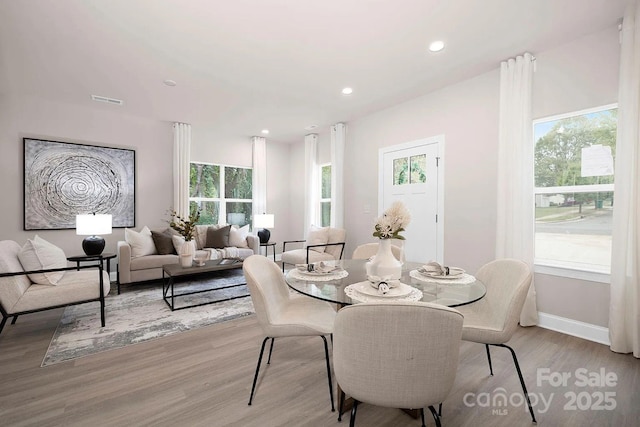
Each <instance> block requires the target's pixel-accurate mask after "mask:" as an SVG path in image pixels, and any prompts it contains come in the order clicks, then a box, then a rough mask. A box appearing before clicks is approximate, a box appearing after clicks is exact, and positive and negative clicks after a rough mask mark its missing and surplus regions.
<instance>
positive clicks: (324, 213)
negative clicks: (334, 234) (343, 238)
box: [320, 164, 331, 227]
mask: <svg viewBox="0 0 640 427" xmlns="http://www.w3.org/2000/svg"><path fill="white" fill-rule="evenodd" d="M329 225H331V165H330V164H326V165H321V166H320V226H321V227H328V226H329Z"/></svg>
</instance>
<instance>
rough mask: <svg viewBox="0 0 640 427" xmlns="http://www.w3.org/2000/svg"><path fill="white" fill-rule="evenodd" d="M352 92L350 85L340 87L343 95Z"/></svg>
mask: <svg viewBox="0 0 640 427" xmlns="http://www.w3.org/2000/svg"><path fill="white" fill-rule="evenodd" d="M352 93H353V89H351V88H350V87H345V88H344V89H342V94H343V95H351V94H352Z"/></svg>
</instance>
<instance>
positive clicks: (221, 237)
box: [205, 225, 231, 249]
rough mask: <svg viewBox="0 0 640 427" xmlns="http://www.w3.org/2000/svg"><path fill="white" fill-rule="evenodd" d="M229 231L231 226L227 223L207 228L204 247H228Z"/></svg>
mask: <svg viewBox="0 0 640 427" xmlns="http://www.w3.org/2000/svg"><path fill="white" fill-rule="evenodd" d="M230 231H231V226H230V225H227V226H226V227H221V228H217V229H216V228H213V227H209V228H207V244H206V246H205V247H207V248H216V249H224V248H228V247H229V246H230V245H229V232H230Z"/></svg>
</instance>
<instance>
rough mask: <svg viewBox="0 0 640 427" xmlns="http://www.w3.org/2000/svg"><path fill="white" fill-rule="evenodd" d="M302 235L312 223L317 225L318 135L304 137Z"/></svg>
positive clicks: (306, 232) (318, 199)
mask: <svg viewBox="0 0 640 427" xmlns="http://www.w3.org/2000/svg"><path fill="white" fill-rule="evenodd" d="M304 174H305V177H304V188H305V193H304V235H305V236H306V235H308V234H309V230H311V226H312V225H318V211H319V210H320V205H319V203H320V194H319V192H320V189H319V188H318V135H317V134H315V133H312V134H309V135H306V136H305V137H304Z"/></svg>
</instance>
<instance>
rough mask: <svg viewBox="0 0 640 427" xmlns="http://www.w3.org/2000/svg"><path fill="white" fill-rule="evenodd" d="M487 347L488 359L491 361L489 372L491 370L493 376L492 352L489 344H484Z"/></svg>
mask: <svg viewBox="0 0 640 427" xmlns="http://www.w3.org/2000/svg"><path fill="white" fill-rule="evenodd" d="M484 346H485V348H486V349H487V360H488V361H489V372H491V376H493V366H492V365H491V352H489V344H485V345H484Z"/></svg>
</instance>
